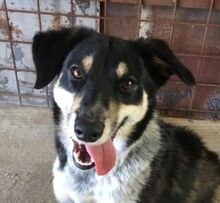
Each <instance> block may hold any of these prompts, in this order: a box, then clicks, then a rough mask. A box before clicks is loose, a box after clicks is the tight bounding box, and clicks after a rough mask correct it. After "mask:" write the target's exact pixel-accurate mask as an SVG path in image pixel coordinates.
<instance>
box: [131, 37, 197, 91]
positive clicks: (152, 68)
mask: <svg viewBox="0 0 220 203" xmlns="http://www.w3.org/2000/svg"><path fill="white" fill-rule="evenodd" d="M133 45H134V47H135V50H136V51H137V52H138V54H139V56H140V57H141V58H142V60H143V62H144V65H145V66H146V68H147V70H148V72H149V74H150V76H151V77H152V79H153V80H154V81H155V83H156V85H157V86H158V87H160V86H162V85H164V84H165V83H166V81H167V80H168V79H169V77H170V76H171V75H172V74H176V75H177V76H178V77H179V78H180V79H181V80H182V81H183V82H185V83H186V84H188V85H194V84H195V80H194V77H193V75H192V74H191V72H190V71H189V70H188V69H187V68H186V67H185V66H184V65H183V64H182V63H181V62H180V61H179V59H177V57H176V56H175V55H174V54H173V52H172V50H171V49H170V48H169V46H168V45H167V43H166V42H165V41H163V40H160V39H155V38H149V39H139V40H137V41H134V43H133Z"/></svg>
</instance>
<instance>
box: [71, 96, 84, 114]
mask: <svg viewBox="0 0 220 203" xmlns="http://www.w3.org/2000/svg"><path fill="white" fill-rule="evenodd" d="M81 100H82V98H81V97H79V96H75V97H74V100H73V105H72V111H76V110H77V109H79V108H80V104H81Z"/></svg>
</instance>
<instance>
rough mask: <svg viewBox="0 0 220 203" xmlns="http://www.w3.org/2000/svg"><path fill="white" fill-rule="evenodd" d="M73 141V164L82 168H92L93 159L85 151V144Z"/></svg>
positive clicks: (93, 164)
mask: <svg viewBox="0 0 220 203" xmlns="http://www.w3.org/2000/svg"><path fill="white" fill-rule="evenodd" d="M73 142H74V149H73V160H74V162H75V165H76V166H77V167H78V168H80V169H82V170H87V169H91V168H93V167H94V166H95V163H94V160H92V157H91V156H90V155H89V153H88V152H87V150H86V147H85V145H83V144H78V143H77V142H75V141H73Z"/></svg>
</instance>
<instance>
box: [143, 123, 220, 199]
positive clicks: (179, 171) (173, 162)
mask: <svg viewBox="0 0 220 203" xmlns="http://www.w3.org/2000/svg"><path fill="white" fill-rule="evenodd" d="M160 126H161V130H162V131H161V132H162V143H163V147H162V149H161V151H160V152H159V153H158V155H157V156H156V157H155V158H154V161H153V162H152V164H151V166H152V174H151V177H150V178H149V180H150V182H149V183H148V184H147V185H146V187H145V188H144V189H143V191H142V193H141V195H140V203H142V202H147V203H155V202H158V203H185V202H188V201H189V198H190V197H191V196H192V191H193V192H194V196H195V197H196V198H195V199H196V201H193V202H195V203H203V202H204V203H211V202H212V200H213V199H212V198H213V193H214V191H215V189H216V188H217V186H218V185H219V184H220V165H219V160H218V157H217V155H216V154H215V153H213V152H211V151H208V150H207V149H206V148H205V147H204V144H203V143H202V142H201V140H200V139H199V138H198V136H197V135H195V134H194V133H193V132H192V131H190V130H188V129H184V128H182V127H177V126H173V125H171V124H166V123H164V122H161V123H160ZM201 161H205V162H207V164H209V165H210V168H212V169H213V171H212V172H213V173H212V174H211V173H210V174H207V176H210V177H209V181H210V182H209V185H211V186H209V187H207V188H206V187H205V186H206V184H207V183H205V182H203V181H201V180H200V178H201V177H199V175H200V174H199V173H200V170H201V168H199V164H200V162H201ZM204 175H205V174H204ZM197 179H198V180H197ZM204 179H206V178H204ZM196 181H201V186H200V185H199V183H198V186H197V187H198V188H196V186H194V183H195V182H196ZM204 188H205V189H204ZM202 189H204V192H201V190H202Z"/></svg>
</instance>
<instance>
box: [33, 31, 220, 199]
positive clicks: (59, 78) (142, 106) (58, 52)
mask: <svg viewBox="0 0 220 203" xmlns="http://www.w3.org/2000/svg"><path fill="white" fill-rule="evenodd" d="M33 58H34V63H35V66H36V70H37V81H36V86H35V87H36V88H37V89H38V88H43V87H45V86H46V85H48V84H49V83H50V82H51V81H52V80H54V79H55V84H54V89H53V97H54V109H53V110H54V120H55V125H56V132H55V143H56V149H57V158H56V161H55V163H54V167H53V174H54V180H53V186H54V192H55V196H56V198H57V200H58V201H59V202H75V203H137V202H141V203H143V202H144V203H186V202H187V203H209V202H216V203H217V202H220V199H218V197H217V194H218V193H219V190H220V164H219V161H218V157H217V155H216V154H215V153H213V152H210V151H209V150H207V149H206V148H205V147H204V145H203V143H202V142H201V141H200V139H199V138H198V137H197V135H195V134H194V133H193V132H192V131H190V130H187V129H185V128H182V127H176V126H172V125H170V124H166V123H164V122H162V121H161V120H159V119H158V117H157V115H156V113H155V110H154V108H155V95H156V92H157V90H158V88H159V87H161V86H162V85H164V84H165V83H166V81H167V80H168V79H169V77H170V76H171V75H172V74H176V75H177V76H178V77H179V78H180V79H181V80H182V81H183V82H185V83H186V84H188V85H193V84H194V78H193V76H192V74H191V73H190V72H189V71H188V70H187V69H186V68H185V67H184V66H183V64H181V62H180V61H179V60H178V59H177V58H176V57H175V56H174V54H173V53H172V51H171V50H170V48H169V47H168V46H167V44H166V43H165V42H164V41H162V40H159V39H139V40H136V41H129V40H123V39H118V38H115V37H109V36H106V35H102V34H98V33H97V32H95V31H93V30H90V29H87V28H63V29H60V30H57V31H47V32H41V33H38V34H37V35H36V36H35V37H34V41H33Z"/></svg>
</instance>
